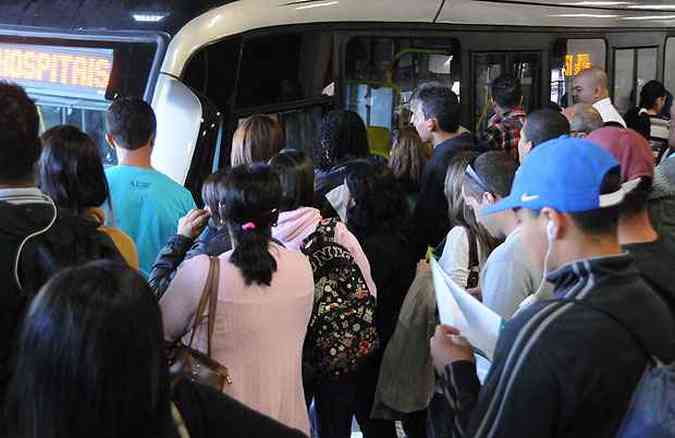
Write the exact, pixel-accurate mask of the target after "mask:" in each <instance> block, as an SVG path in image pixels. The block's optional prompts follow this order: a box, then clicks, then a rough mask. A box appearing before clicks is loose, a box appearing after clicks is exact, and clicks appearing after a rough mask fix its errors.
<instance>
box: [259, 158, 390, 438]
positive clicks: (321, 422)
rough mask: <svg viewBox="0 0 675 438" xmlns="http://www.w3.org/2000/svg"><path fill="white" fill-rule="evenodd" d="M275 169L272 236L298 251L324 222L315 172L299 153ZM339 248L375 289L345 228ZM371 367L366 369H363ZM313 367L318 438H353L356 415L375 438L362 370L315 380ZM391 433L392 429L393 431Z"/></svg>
mask: <svg viewBox="0 0 675 438" xmlns="http://www.w3.org/2000/svg"><path fill="white" fill-rule="evenodd" d="M270 164H271V166H272V169H274V171H275V172H276V173H277V175H278V176H279V179H280V181H281V187H282V197H281V208H280V210H281V213H280V214H279V220H278V222H277V226H275V227H274V228H272V236H273V237H274V238H275V239H277V240H278V241H280V242H281V243H283V244H284V245H285V246H286V247H287V248H288V249H293V250H298V251H299V250H300V248H301V247H302V244H303V241H304V240H305V239H306V238H307V237H308V236H309V235H311V234H312V233H314V231H315V230H316V228H317V226H318V225H319V223H320V222H321V220H322V217H321V214H320V213H319V210H318V209H316V208H314V207H313V205H316V204H315V197H314V196H315V195H314V172H313V169H312V163H311V161H310V160H309V159H308V158H307V156H306V155H305V154H304V153H302V152H299V151H295V150H283V151H281V152H280V153H279V154H278V155H277V156H276V157H274V158H272V160H271V161H270ZM335 243H337V244H338V245H340V246H342V247H344V248H346V249H347V250H348V251H349V252H350V253H351V255H352V257H353V258H354V262H355V264H356V265H357V266H358V267H359V269H360V271H361V274H362V275H363V279H364V281H365V282H366V284H367V286H368V289H369V291H370V293H371V294H372V295H373V296H375V294H376V292H377V290H376V288H375V282H374V281H373V278H372V275H371V272H370V264H369V263H368V259H367V258H366V256H365V254H364V252H363V250H362V249H361V245H360V244H359V242H358V240H356V237H354V235H353V234H352V233H351V232H350V231H349V230H348V229H347V227H346V226H345V225H344V224H343V223H342V222H338V223H337V224H336V226H335ZM368 365H369V363H366V364H364V369H365V368H367V367H368ZM311 368H312V367H311V366H309V367H307V368H306V369H305V373H304V375H303V380H304V382H303V383H304V387H305V397H306V398H307V401H311V399H314V406H315V409H316V422H313V423H314V424H316V425H317V429H318V430H317V433H318V436H321V437H333V438H338V437H344V438H348V437H349V436H350V435H351V424H352V417H353V416H354V415H355V416H356V418H357V420H358V422H359V424H360V426H361V430H362V431H363V432H364V436H365V437H373V436H377V435H378V434H377V432H376V431H375V430H372V429H371V421H370V420H369V417H370V408H371V407H370V405H369V404H368V402H367V400H365V399H362V398H360V392H359V387H360V386H363V382H362V380H363V378H364V376H365V375H364V373H363V370H358V371H356V372H355V373H354V374H352V375H347V376H341V377H340V378H339V379H336V380H333V379H325V378H321V377H319V376H316V375H314V373H312V372H311ZM392 430H393V428H392Z"/></svg>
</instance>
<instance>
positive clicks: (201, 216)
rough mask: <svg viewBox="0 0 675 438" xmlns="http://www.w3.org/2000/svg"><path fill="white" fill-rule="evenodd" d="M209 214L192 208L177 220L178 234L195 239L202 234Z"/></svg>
mask: <svg viewBox="0 0 675 438" xmlns="http://www.w3.org/2000/svg"><path fill="white" fill-rule="evenodd" d="M209 216H211V214H210V213H209V212H208V211H207V210H202V209H199V208H193V209H192V210H190V211H189V212H188V214H186V215H185V216H183V217H182V218H180V219H179V220H178V234H180V235H181V236H185V237H187V238H188V239H195V238H196V237H197V236H199V233H201V232H202V230H203V229H204V227H205V226H206V223H207V222H208V220H209Z"/></svg>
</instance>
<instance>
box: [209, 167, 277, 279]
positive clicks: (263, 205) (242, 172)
mask: <svg viewBox="0 0 675 438" xmlns="http://www.w3.org/2000/svg"><path fill="white" fill-rule="evenodd" d="M221 196H222V199H221V202H220V209H219V210H220V211H219V215H220V217H221V218H222V219H223V220H224V221H225V223H227V226H228V228H229V230H230V234H231V236H232V238H233V240H234V251H233V252H232V255H231V256H230V261H231V262H232V263H233V264H234V265H235V266H237V267H238V268H239V269H240V270H241V272H242V274H243V276H244V281H245V282H246V284H247V285H250V284H252V283H258V284H265V285H268V286H269V285H270V284H271V283H272V274H273V273H274V272H276V270H277V262H276V260H275V259H274V257H273V256H272V254H270V252H269V244H270V241H271V240H272V226H274V224H275V223H276V221H277V219H278V217H279V206H280V202H281V185H280V184H279V178H278V177H277V175H276V174H275V173H274V172H273V171H272V169H271V168H270V166H268V165H266V164H261V163H253V164H244V165H241V166H237V167H234V168H232V170H230V172H229V173H228V174H227V176H226V177H225V180H224V187H223V191H222V194H221Z"/></svg>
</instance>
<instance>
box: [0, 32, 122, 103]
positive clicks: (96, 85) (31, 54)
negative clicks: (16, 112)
mask: <svg viewBox="0 0 675 438" xmlns="http://www.w3.org/2000/svg"><path fill="white" fill-rule="evenodd" d="M112 65H113V51H112V50H111V49H91V48H81V47H60V46H32V45H26V44H7V43H0V79H2V80H7V81H12V82H17V83H19V84H21V85H24V86H26V87H31V88H38V89H43V90H44V91H45V92H47V93H48V94H59V95H66V96H69V95H71V94H76V95H78V96H80V97H89V98H97V99H102V98H104V95H105V90H106V88H107V86H108V82H109V81H110V74H111V72H112Z"/></svg>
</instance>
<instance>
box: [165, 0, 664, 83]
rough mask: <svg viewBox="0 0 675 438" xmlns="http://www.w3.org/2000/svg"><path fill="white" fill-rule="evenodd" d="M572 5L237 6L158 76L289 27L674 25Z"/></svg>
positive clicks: (648, 14) (480, 0)
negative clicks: (245, 36)
mask: <svg viewBox="0 0 675 438" xmlns="http://www.w3.org/2000/svg"><path fill="white" fill-rule="evenodd" d="M573 3H574V2H570V1H569V0H555V1H551V0H546V1H544V0H538V1H537V0H529V1H521V0H501V1H500V0H490V1H486V0H453V1H451V2H449V1H444V0H416V1H410V0H237V1H233V2H230V3H227V4H225V5H222V6H219V7H215V8H212V9H210V10H209V11H208V12H206V13H204V14H202V15H200V16H198V17H196V18H195V19H193V20H192V21H190V22H189V23H187V24H186V25H185V26H184V27H183V28H182V29H181V30H180V31H179V32H178V34H177V35H176V36H175V38H173V39H172V41H171V43H170V45H169V48H168V50H167V55H166V57H165V59H164V64H163V66H162V71H164V72H166V73H169V74H172V75H175V76H179V75H180V74H181V72H182V69H183V67H184V66H185V63H186V62H187V60H188V59H189V58H190V57H191V56H192V54H194V53H195V52H196V51H197V50H198V49H199V48H201V47H203V46H205V45H208V44H210V43H213V42H214V41H217V40H220V39H223V38H226V37H228V36H230V35H236V34H239V33H242V32H246V31H249V30H254V29H260V28H265V27H272V26H281V25H289V24H303V23H329V22H401V23H403V22H405V23H451V24H468V25H497V26H529V27H576V28H581V29H584V28H640V27H649V28H670V27H673V25H675V11H673V12H670V13H668V12H664V10H636V9H630V8H629V7H628V6H625V5H617V6H613V7H606V8H597V7H587V6H570V4H573ZM577 3H578V4H579V5H583V4H588V2H577ZM618 3H621V2H618ZM625 3H628V2H625ZM650 3H652V1H651V0H650ZM653 3H659V5H660V6H661V7H662V6H667V5H666V3H669V5H670V6H672V7H674V8H675V1H670V2H667V1H665V0H654V2H653Z"/></svg>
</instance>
